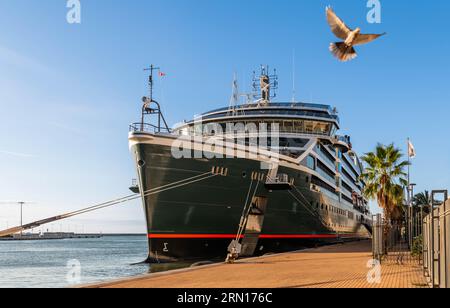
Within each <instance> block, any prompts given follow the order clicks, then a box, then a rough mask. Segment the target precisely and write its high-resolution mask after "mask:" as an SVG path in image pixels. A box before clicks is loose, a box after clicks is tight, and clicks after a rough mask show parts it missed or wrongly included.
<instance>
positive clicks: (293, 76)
mask: <svg viewBox="0 0 450 308" xmlns="http://www.w3.org/2000/svg"><path fill="white" fill-rule="evenodd" d="M296 94H297V93H296V90H295V48H294V49H292V103H293V104H294V103H295V101H296V100H295V96H296Z"/></svg>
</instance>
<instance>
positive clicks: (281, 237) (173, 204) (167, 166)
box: [131, 143, 368, 263]
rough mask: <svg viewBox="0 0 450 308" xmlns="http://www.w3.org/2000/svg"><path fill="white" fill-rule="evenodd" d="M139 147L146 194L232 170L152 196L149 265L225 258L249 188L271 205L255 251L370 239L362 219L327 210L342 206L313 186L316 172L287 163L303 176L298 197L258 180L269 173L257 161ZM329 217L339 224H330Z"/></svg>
mask: <svg viewBox="0 0 450 308" xmlns="http://www.w3.org/2000/svg"><path fill="white" fill-rule="evenodd" d="M131 150H132V153H133V155H134V159H135V161H136V164H137V166H138V167H137V168H138V174H139V181H140V187H141V190H143V191H148V190H149V189H153V188H158V187H161V186H163V185H167V184H170V183H174V182H177V181H180V180H184V179H187V178H190V177H193V176H197V175H200V174H204V173H207V172H210V171H211V169H212V168H213V167H215V166H220V167H223V168H226V169H228V173H227V176H216V177H213V178H209V179H207V180H205V181H200V182H197V183H193V184H190V185H187V186H183V187H180V188H176V189H174V190H168V191H164V192H161V193H159V194H155V195H152V196H149V197H145V198H144V200H143V202H144V210H145V215H146V219H147V226H148V230H147V231H148V236H149V262H158V263H159V262H177V261H181V260H202V261H203V260H213V259H217V258H222V259H225V257H226V255H227V247H228V245H229V244H230V242H231V240H232V239H233V238H234V237H235V236H236V233H237V231H238V226H239V222H240V220H241V216H242V211H243V208H244V205H245V201H246V198H247V195H248V194H249V191H251V194H252V195H253V194H254V195H256V196H260V197H264V198H267V202H268V203H267V210H266V212H265V215H264V223H263V225H262V231H261V233H260V234H258V238H259V240H257V246H256V249H255V250H254V253H253V254H254V255H260V254H266V253H272V252H282V251H290V250H295V249H301V248H305V247H312V246H315V245H319V244H325V243H330V242H336V241H340V240H342V239H357V238H365V237H367V236H368V234H367V232H365V231H366V230H365V229H364V228H363V227H362V226H361V224H360V223H358V222H357V220H356V219H355V220H350V219H348V217H341V216H338V215H331V214H327V215H324V213H322V212H321V205H323V204H324V203H325V204H326V205H327V206H334V207H337V208H339V207H342V205H341V204H340V203H339V201H336V200H334V199H330V198H325V197H324V195H322V194H321V193H317V192H313V191H311V189H310V188H311V175H309V174H307V173H306V172H303V171H298V170H295V169H290V168H282V167H280V170H279V171H280V172H281V173H285V174H288V175H289V176H290V177H291V178H294V179H295V186H296V188H297V189H298V190H299V191H300V192H301V194H302V195H303V197H304V198H303V199H302V198H301V197H300V196H299V197H298V198H297V199H295V198H294V197H293V196H292V195H291V194H290V193H289V191H273V192H270V191H268V190H267V189H266V188H265V186H264V183H263V182H260V183H259V184H258V183H257V182H256V181H253V182H252V179H251V175H252V173H254V172H260V173H266V171H264V170H261V169H260V168H261V165H260V162H259V161H256V160H250V159H239V158H234V159H211V160H207V159H174V158H173V157H172V154H171V148H170V147H169V146H164V145H159V144H149V143H140V144H139V143H138V144H137V145H133V146H132V148H131ZM250 187H252V189H250ZM256 187H257V189H256ZM305 199H307V201H308V203H307V202H306V200H305ZM299 200H300V201H302V202H301V203H300V202H299ZM303 200H305V201H304V202H303ZM355 216H356V217H357V213H356V212H355ZM319 217H321V218H319ZM323 220H327V221H328V222H330V221H331V223H330V224H329V225H325V224H324V222H323ZM344 225H345V226H347V229H346V230H348V232H344V233H340V234H338V233H337V232H336V228H333V227H332V226H342V227H343V226H344Z"/></svg>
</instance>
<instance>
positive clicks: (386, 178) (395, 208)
mask: <svg viewBox="0 0 450 308" xmlns="http://www.w3.org/2000/svg"><path fill="white" fill-rule="evenodd" d="M402 157H403V154H402V153H401V151H400V150H399V149H398V148H396V147H395V146H394V144H390V145H388V146H385V145H382V144H378V145H377V147H376V149H375V152H372V153H367V154H366V155H364V156H363V157H362V160H363V161H364V162H365V164H366V169H365V171H364V173H363V174H362V175H361V178H362V180H363V181H364V182H365V183H366V187H365V189H364V195H365V196H366V197H367V198H369V199H375V200H377V202H378V205H379V206H380V208H382V209H383V211H384V217H385V219H386V221H388V222H392V221H393V220H395V219H399V218H401V217H398V216H399V213H401V211H399V209H401V207H402V206H403V201H404V189H405V187H406V186H407V185H408V181H407V180H406V178H407V174H406V172H405V171H404V169H405V167H407V166H408V165H409V162H408V161H401V159H402ZM400 216H401V214H400ZM386 231H388V230H386Z"/></svg>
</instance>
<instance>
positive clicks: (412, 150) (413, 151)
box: [408, 140, 416, 158]
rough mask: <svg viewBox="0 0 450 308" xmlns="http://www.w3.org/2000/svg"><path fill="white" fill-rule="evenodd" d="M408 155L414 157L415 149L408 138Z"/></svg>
mask: <svg viewBox="0 0 450 308" xmlns="http://www.w3.org/2000/svg"><path fill="white" fill-rule="evenodd" d="M408 155H409V158H415V157H416V149H415V148H414V145H413V144H412V143H411V141H410V140H408Z"/></svg>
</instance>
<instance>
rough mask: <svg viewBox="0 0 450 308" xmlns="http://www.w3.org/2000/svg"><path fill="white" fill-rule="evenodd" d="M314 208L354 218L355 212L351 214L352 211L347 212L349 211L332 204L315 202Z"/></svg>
mask: <svg viewBox="0 0 450 308" xmlns="http://www.w3.org/2000/svg"><path fill="white" fill-rule="evenodd" d="M313 206H314V204H313ZM316 208H317V209H318V210H322V211H326V212H331V213H335V214H338V215H340V216H345V217H347V218H349V219H351V220H354V219H355V214H353V213H352V212H349V211H346V210H343V209H340V208H337V207H335V206H332V205H326V204H319V203H317V204H316Z"/></svg>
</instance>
